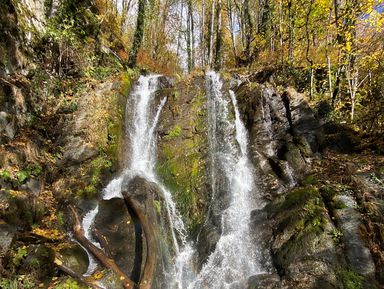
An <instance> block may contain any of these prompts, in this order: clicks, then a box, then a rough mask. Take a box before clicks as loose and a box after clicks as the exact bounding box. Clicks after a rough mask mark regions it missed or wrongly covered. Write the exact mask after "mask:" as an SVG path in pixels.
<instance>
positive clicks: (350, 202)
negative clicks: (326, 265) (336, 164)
mask: <svg viewBox="0 0 384 289" xmlns="http://www.w3.org/2000/svg"><path fill="white" fill-rule="evenodd" d="M335 201H336V202H337V203H338V204H341V207H342V208H340V209H336V210H335V216H336V220H337V223H338V224H339V226H340V229H341V231H342V233H343V241H344V244H345V253H346V257H347V260H348V262H349V264H350V266H351V267H352V269H353V270H354V271H355V272H356V273H358V274H360V275H363V276H374V274H375V264H374V262H373V259H372V256H371V253H370V251H369V248H368V247H367V245H366V244H365V242H364V241H363V240H362V238H361V234H360V230H359V228H360V227H361V226H362V223H361V216H360V214H359V212H358V211H357V203H356V201H355V200H354V199H353V197H352V196H350V195H340V196H336V197H335Z"/></svg>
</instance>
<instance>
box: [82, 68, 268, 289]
mask: <svg viewBox="0 0 384 289" xmlns="http://www.w3.org/2000/svg"><path fill="white" fill-rule="evenodd" d="M157 81H158V76H156V75H150V76H141V77H140V79H139V80H138V84H137V85H136V87H135V89H134V91H133V92H132V93H131V95H130V97H131V99H132V103H130V104H127V116H130V118H129V119H127V124H126V127H127V132H126V133H127V136H128V137H129V144H130V150H129V151H128V152H127V155H126V158H127V160H128V161H127V163H128V165H127V167H126V168H125V169H124V171H123V172H122V174H121V175H120V176H119V177H117V178H115V179H113V180H112V181H111V182H110V183H109V184H108V185H107V186H106V187H105V189H104V190H103V194H102V198H103V199H105V200H108V199H111V198H115V197H118V198H121V197H122V195H121V186H122V183H123V179H124V178H126V177H134V176H136V175H140V176H142V177H144V178H146V179H147V180H148V181H152V182H155V183H156V184H157V185H158V186H159V188H160V189H161V190H162V193H163V197H164V199H165V201H166V202H165V203H166V206H167V212H168V218H169V223H170V226H171V228H172V230H171V232H172V239H173V245H174V248H173V251H174V253H175V256H174V260H173V261H172V262H173V265H174V266H173V268H171V269H170V270H169V271H166V272H164V274H165V275H166V279H168V282H167V284H168V285H167V286H168V288H169V289H221V288H228V289H229V288H231V289H235V288H236V289H237V288H239V289H240V288H241V289H242V288H245V287H246V286H245V284H246V281H247V278H248V277H250V276H252V275H255V274H258V273H260V272H261V266H260V264H258V262H257V246H256V244H253V242H252V241H251V236H250V228H249V223H250V216H251V211H252V210H254V209H257V202H256V201H255V200H254V196H255V193H256V192H257V189H256V187H255V180H254V171H253V167H252V164H251V162H250V160H249V158H248V135H247V131H246V129H245V127H244V124H243V122H242V121H241V118H240V113H239V110H238V106H237V100H236V96H235V94H234V93H233V92H232V91H229V94H224V93H223V92H222V86H223V84H222V81H221V80H220V76H219V75H218V74H216V73H214V72H209V73H207V75H206V90H207V99H208V116H209V119H208V123H209V146H210V151H211V183H212V202H215V201H216V198H217V194H218V193H222V192H219V190H223V185H222V184H220V182H221V181H223V183H225V185H224V189H225V193H226V194H228V196H229V198H228V200H229V203H228V205H227V206H226V207H225V208H224V209H223V210H222V211H221V212H220V213H221V236H220V238H219V240H218V242H217V244H216V248H215V250H214V251H213V252H212V253H211V255H210V256H209V257H208V259H207V261H206V263H205V264H204V265H203V267H202V269H201V271H200V272H194V269H193V268H194V262H195V256H196V251H195V249H194V244H192V243H189V242H187V241H186V231H185V228H184V224H183V222H182V220H181V218H180V216H179V215H178V213H177V210H176V205H175V203H174V201H173V199H172V195H171V193H170V192H169V191H168V190H167V189H166V188H165V187H164V185H163V184H162V183H161V182H160V181H159V180H158V178H157V176H156V172H155V164H156V134H155V131H156V126H157V123H158V120H159V117H160V113H161V110H162V108H163V106H164V104H165V101H166V100H165V99H162V100H161V101H160V104H159V105H158V107H157V109H156V111H155V112H153V109H151V107H152V106H153V100H154V92H155V91H156V90H157V87H158V86H157ZM129 105H131V106H132V107H128V106H129ZM232 108H233V110H232ZM128 109H130V111H131V113H130V114H129V113H128ZM232 111H234V115H233V113H232ZM218 178H220V180H219V179H218ZM98 208H99V207H98V206H96V208H94V209H93V210H91V211H90V212H89V213H88V214H87V215H86V216H85V217H84V219H83V226H84V229H85V230H86V236H87V238H88V239H90V240H91V241H93V242H94V240H93V238H92V236H91V231H90V230H91V229H90V228H91V226H92V224H93V221H94V218H95V216H96V215H97V213H98ZM95 245H97V246H99V244H97V243H95ZM90 260H91V262H90V266H89V268H88V272H87V274H91V273H92V272H93V271H94V269H95V268H96V263H95V262H94V259H93V258H90Z"/></svg>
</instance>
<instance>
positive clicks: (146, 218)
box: [122, 179, 159, 289]
mask: <svg viewBox="0 0 384 289" xmlns="http://www.w3.org/2000/svg"><path fill="white" fill-rule="evenodd" d="M152 189H153V190H156V189H155V188H152V186H151V184H148V183H147V185H143V182H142V180H141V179H136V180H135V181H132V182H131V183H130V184H129V186H128V190H124V191H123V192H122V194H123V197H124V201H125V203H126V205H127V207H130V208H132V210H133V211H134V212H135V214H136V216H137V219H138V221H139V222H140V224H141V226H142V228H143V231H144V236H145V240H146V244H147V254H146V260H145V265H144V270H143V272H142V274H141V278H140V280H141V281H140V284H139V286H140V289H150V288H151V287H152V283H153V279H154V276H155V271H156V266H157V260H158V255H159V248H158V233H157V226H158V225H157V215H156V211H155V209H154V207H153V203H154V197H153V196H154V192H153V190H152ZM128 192H129V193H128Z"/></svg>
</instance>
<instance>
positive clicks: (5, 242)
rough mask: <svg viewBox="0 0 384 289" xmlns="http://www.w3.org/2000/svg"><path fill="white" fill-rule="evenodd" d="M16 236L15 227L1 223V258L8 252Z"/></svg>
mask: <svg viewBox="0 0 384 289" xmlns="http://www.w3.org/2000/svg"><path fill="white" fill-rule="evenodd" d="M14 237H15V229H14V227H13V226H10V225H8V224H4V223H3V224H0V259H1V258H3V257H4V256H5V255H6V254H7V253H8V251H9V249H10V247H11V245H12V242H13V239H14Z"/></svg>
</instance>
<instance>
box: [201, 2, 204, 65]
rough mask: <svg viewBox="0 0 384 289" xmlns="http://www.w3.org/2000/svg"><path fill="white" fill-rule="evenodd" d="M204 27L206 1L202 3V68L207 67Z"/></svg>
mask: <svg viewBox="0 0 384 289" xmlns="http://www.w3.org/2000/svg"><path fill="white" fill-rule="evenodd" d="M204 27H205V0H202V2H201V31H200V49H201V67H202V68H203V67H204V66H205V38H204Z"/></svg>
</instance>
